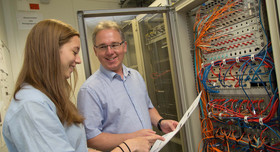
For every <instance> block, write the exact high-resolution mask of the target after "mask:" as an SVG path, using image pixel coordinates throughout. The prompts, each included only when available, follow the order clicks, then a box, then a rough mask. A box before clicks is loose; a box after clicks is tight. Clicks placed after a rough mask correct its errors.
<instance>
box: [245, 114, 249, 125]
mask: <svg viewBox="0 0 280 152" xmlns="http://www.w3.org/2000/svg"><path fill="white" fill-rule="evenodd" d="M244 122H245V123H246V124H248V123H249V122H248V116H245V117H244Z"/></svg>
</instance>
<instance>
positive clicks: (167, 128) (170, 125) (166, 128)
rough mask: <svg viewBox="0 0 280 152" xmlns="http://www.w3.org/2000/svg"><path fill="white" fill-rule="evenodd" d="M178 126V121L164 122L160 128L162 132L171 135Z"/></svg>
mask: <svg viewBox="0 0 280 152" xmlns="http://www.w3.org/2000/svg"><path fill="white" fill-rule="evenodd" d="M177 125H178V122H177V121H174V120H162V121H161V123H160V128H161V130H162V132H164V133H169V132H172V131H173V130H175V129H176V127H177Z"/></svg>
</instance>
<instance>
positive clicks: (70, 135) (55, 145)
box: [3, 84, 87, 152]
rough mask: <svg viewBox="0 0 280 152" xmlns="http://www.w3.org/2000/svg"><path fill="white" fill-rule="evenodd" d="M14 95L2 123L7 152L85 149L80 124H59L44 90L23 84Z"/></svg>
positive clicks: (84, 150) (70, 151)
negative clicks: (14, 97)
mask: <svg viewBox="0 0 280 152" xmlns="http://www.w3.org/2000/svg"><path fill="white" fill-rule="evenodd" d="M16 98H17V99H18V100H19V101H15V100H14V99H13V100H12V101H11V103H10V106H9V108H8V111H7V113H6V116H5V120H4V124H3V135H4V139H5V142H6V145H7V147H8V149H9V151H10V152H87V146H86V136H85V131H84V127H83V125H71V126H66V125H63V124H62V123H61V122H60V120H59V118H58V116H57V114H56V107H55V105H54V103H53V102H52V101H51V100H50V99H49V98H48V97H47V96H46V95H45V94H43V93H42V92H41V91H39V90H37V89H35V88H33V87H32V86H31V85H27V84H25V85H24V86H23V88H22V89H21V90H20V91H19V92H18V93H17V94H16Z"/></svg>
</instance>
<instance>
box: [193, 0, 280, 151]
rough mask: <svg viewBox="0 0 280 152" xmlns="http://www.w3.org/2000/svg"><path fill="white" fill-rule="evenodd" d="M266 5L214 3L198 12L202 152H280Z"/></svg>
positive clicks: (241, 0)
mask: <svg viewBox="0 0 280 152" xmlns="http://www.w3.org/2000/svg"><path fill="white" fill-rule="evenodd" d="M265 8H266V7H265V1H263V0H211V1H207V2H206V3H204V4H203V5H202V6H200V7H199V8H196V9H194V10H193V12H195V16H196V17H195V23H194V27H193V32H194V48H195V49H194V50H195V51H194V67H195V72H196V82H197V90H198V91H200V90H203V91H204V94H203V96H202V99H201V102H200V103H201V104H200V115H201V126H202V141H201V145H200V149H199V151H208V150H209V151H233V152H234V151H279V150H280V136H279V135H280V129H279V128H280V123H279V118H280V107H279V98H278V88H277V84H276V81H275V67H274V60H273V50H272V48H271V42H270V38H269V33H268V32H269V29H268V26H267V18H266V9H265Z"/></svg>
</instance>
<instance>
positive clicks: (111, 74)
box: [100, 64, 131, 81]
mask: <svg viewBox="0 0 280 152" xmlns="http://www.w3.org/2000/svg"><path fill="white" fill-rule="evenodd" d="M122 68H123V75H124V80H125V79H126V78H127V76H129V75H130V73H131V71H130V69H129V68H127V67H126V66H125V65H124V64H122ZM100 71H101V72H102V73H104V74H105V75H106V76H107V77H108V78H109V79H110V80H111V81H112V80H113V79H114V78H116V77H118V76H119V77H120V75H118V74H117V73H116V72H113V71H110V70H107V69H105V68H104V67H103V66H102V65H100Z"/></svg>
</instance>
